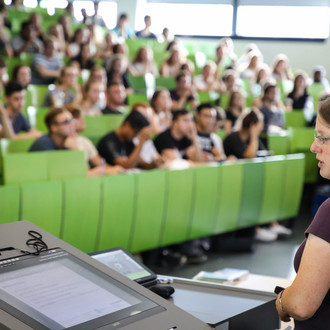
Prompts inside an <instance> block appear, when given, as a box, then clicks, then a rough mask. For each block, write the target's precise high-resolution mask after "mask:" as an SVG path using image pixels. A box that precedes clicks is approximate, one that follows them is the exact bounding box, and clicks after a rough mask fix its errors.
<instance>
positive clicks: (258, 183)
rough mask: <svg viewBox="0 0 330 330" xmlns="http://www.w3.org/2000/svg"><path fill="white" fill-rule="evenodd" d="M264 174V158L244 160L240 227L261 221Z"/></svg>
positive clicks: (253, 224)
mask: <svg viewBox="0 0 330 330" xmlns="http://www.w3.org/2000/svg"><path fill="white" fill-rule="evenodd" d="M264 174H265V166H264V161H263V160H262V159H253V160H244V164H243V182H242V184H243V186H242V201H241V207H240V213H239V217H238V228H246V227H251V226H255V225H257V224H258V223H259V221H260V212H261V207H262V197H263V194H264V180H265V177H264Z"/></svg>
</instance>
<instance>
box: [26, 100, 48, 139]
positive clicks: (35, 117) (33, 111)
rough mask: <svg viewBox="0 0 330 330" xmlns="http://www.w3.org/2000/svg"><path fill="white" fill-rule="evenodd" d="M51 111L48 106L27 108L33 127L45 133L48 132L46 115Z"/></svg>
mask: <svg viewBox="0 0 330 330" xmlns="http://www.w3.org/2000/svg"><path fill="white" fill-rule="evenodd" d="M48 112H49V108H47V107H39V108H36V107H33V106H30V107H28V108H27V116H28V119H29V122H30V124H31V126H32V127H34V128H36V129H37V130H38V131H40V132H43V133H48V128H47V126H46V123H45V117H46V115H47V113H48Z"/></svg>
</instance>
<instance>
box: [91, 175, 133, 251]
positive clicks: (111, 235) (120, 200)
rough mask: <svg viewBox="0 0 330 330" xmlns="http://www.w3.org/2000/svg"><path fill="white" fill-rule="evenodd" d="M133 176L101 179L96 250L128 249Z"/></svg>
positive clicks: (131, 217) (131, 215) (131, 216)
mask: <svg viewBox="0 0 330 330" xmlns="http://www.w3.org/2000/svg"><path fill="white" fill-rule="evenodd" d="M135 200H136V192H135V174H129V175H127V174H122V175H115V176H108V177H104V178H103V185H102V204H101V222H100V230H99V233H98V239H97V248H96V250H98V251H100V250H105V249H109V248H114V247H118V246H121V247H123V248H125V249H127V250H128V249H129V239H130V236H131V228H132V224H133V215H134V210H135Z"/></svg>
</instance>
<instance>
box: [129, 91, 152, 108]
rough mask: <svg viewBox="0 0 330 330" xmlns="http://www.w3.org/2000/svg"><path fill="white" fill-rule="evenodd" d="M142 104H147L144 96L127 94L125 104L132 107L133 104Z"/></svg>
mask: <svg viewBox="0 0 330 330" xmlns="http://www.w3.org/2000/svg"><path fill="white" fill-rule="evenodd" d="M138 102H142V103H148V102H149V101H148V98H147V95H146V94H136V93H134V94H129V95H127V104H128V105H129V106H133V105H134V104H135V103H138Z"/></svg>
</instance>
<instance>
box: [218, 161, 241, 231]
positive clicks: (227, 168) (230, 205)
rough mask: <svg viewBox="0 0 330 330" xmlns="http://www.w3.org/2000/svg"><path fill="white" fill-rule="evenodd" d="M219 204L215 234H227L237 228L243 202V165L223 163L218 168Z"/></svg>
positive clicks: (239, 163)
mask: <svg viewBox="0 0 330 330" xmlns="http://www.w3.org/2000/svg"><path fill="white" fill-rule="evenodd" d="M218 170H219V175H218V179H219V181H218V184H219V189H220V190H219V203H218V210H217V214H216V222H215V226H214V233H215V234H219V233H225V232H228V231H231V230H235V229H236V228H237V222H238V216H239V211H240V205H241V200H242V182H243V163H242V162H236V163H223V164H221V166H219V167H218Z"/></svg>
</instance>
